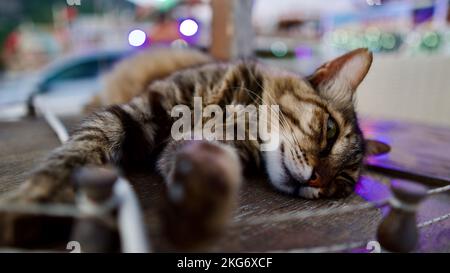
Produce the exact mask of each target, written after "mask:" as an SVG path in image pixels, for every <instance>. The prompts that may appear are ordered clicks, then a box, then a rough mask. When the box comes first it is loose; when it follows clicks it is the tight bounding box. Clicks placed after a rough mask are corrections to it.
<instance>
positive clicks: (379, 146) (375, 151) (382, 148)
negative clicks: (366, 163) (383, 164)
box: [365, 139, 391, 156]
mask: <svg viewBox="0 0 450 273" xmlns="http://www.w3.org/2000/svg"><path fill="white" fill-rule="evenodd" d="M365 142H366V153H365V155H366V156H372V155H381V154H385V153H388V152H389V151H390V150H391V146H389V145H388V144H386V143H384V142H381V141H378V140H372V139H366V140H365Z"/></svg>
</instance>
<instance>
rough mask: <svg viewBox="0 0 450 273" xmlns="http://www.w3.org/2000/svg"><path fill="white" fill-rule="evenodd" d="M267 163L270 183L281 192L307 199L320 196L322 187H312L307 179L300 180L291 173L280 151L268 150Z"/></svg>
mask: <svg viewBox="0 0 450 273" xmlns="http://www.w3.org/2000/svg"><path fill="white" fill-rule="evenodd" d="M265 165H266V170H267V173H268V175H269V180H270V183H271V184H272V186H273V187H274V188H275V189H276V190H278V191H279V192H282V193H285V194H288V195H291V196H295V197H302V198H305V199H317V198H319V197H320V195H321V189H320V188H314V187H310V186H308V185H307V184H306V181H303V182H302V181H299V180H298V179H296V178H294V177H293V176H292V175H291V174H290V172H289V170H288V169H287V168H286V167H285V166H284V164H283V162H282V159H281V155H280V153H279V151H271V152H266V153H265Z"/></svg>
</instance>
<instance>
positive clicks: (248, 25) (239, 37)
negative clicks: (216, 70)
mask: <svg viewBox="0 0 450 273" xmlns="http://www.w3.org/2000/svg"><path fill="white" fill-rule="evenodd" d="M252 6H253V0H212V1H211V7H212V10H213V19H212V35H211V40H212V41H211V49H210V51H211V52H210V53H211V55H212V56H213V57H215V58H216V59H218V60H222V61H228V60H232V59H236V58H240V57H250V56H253V46H254V45H253V37H254V34H253V26H252Z"/></svg>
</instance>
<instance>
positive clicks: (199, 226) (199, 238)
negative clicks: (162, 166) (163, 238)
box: [162, 141, 241, 248]
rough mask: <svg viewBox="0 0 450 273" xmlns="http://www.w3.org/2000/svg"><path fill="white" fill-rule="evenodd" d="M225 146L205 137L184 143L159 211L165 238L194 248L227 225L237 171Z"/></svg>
mask: <svg viewBox="0 0 450 273" xmlns="http://www.w3.org/2000/svg"><path fill="white" fill-rule="evenodd" d="M228 149H230V148H229V147H227V146H224V145H222V144H217V143H210V142H206V141H192V142H189V143H187V144H185V145H184V146H183V147H182V148H181V149H180V150H179V151H178V152H177V154H176V156H175V159H174V160H175V161H174V166H173V168H172V171H171V173H170V174H169V176H168V179H167V188H166V189H167V204H168V205H167V208H166V209H165V210H164V212H163V215H162V217H163V219H164V220H165V230H166V231H167V233H168V236H169V238H170V239H171V240H172V241H173V242H174V243H175V244H176V245H177V246H178V247H181V248H196V247H198V246H202V245H203V244H204V243H207V242H209V241H210V240H211V239H213V238H215V237H217V236H218V235H219V234H220V233H221V232H222V231H223V230H224V229H225V228H226V226H227V224H228V222H229V220H230V219H231V216H232V211H233V209H234V207H235V205H236V202H237V200H236V199H237V191H238V188H239V185H240V182H241V181H240V180H241V173H240V172H241V171H240V166H239V162H238V159H237V157H236V156H235V154H234V151H233V150H228Z"/></svg>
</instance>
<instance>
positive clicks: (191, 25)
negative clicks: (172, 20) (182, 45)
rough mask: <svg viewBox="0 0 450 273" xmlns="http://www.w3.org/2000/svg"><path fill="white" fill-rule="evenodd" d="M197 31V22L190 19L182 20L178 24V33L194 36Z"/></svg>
mask: <svg viewBox="0 0 450 273" xmlns="http://www.w3.org/2000/svg"><path fill="white" fill-rule="evenodd" d="M197 32H198V24H197V22H195V21H194V20H192V19H186V20H183V21H182V22H181V24H180V33H181V34H183V35H184V36H188V37H190V36H194V35H195V34H196V33H197Z"/></svg>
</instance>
